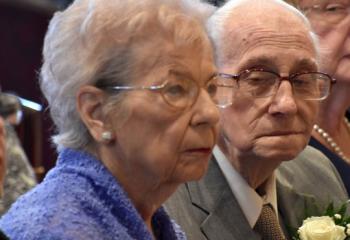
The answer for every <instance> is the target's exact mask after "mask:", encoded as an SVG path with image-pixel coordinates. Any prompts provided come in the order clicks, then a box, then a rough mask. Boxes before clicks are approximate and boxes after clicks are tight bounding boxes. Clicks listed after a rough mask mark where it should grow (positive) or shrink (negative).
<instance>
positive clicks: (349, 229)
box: [292, 201, 350, 240]
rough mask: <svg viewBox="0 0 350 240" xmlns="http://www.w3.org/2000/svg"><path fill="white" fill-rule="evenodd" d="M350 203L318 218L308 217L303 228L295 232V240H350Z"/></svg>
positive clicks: (318, 215)
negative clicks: (349, 207) (349, 212)
mask: <svg viewBox="0 0 350 240" xmlns="http://www.w3.org/2000/svg"><path fill="white" fill-rule="evenodd" d="M348 204H349V201H347V202H346V203H344V204H342V205H341V206H340V208H338V209H337V208H335V207H334V204H333V203H330V204H329V205H328V207H327V209H326V210H325V211H324V212H322V213H321V214H316V216H310V215H308V216H307V217H306V219H305V220H304V221H303V224H302V226H301V227H299V228H296V229H295V230H293V232H294V233H293V234H292V236H293V237H292V239H293V240H350V217H349V216H346V213H347V205H348Z"/></svg>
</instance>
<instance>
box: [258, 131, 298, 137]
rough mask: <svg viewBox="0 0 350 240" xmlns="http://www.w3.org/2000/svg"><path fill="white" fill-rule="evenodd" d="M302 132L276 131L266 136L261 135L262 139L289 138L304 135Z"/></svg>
mask: <svg viewBox="0 0 350 240" xmlns="http://www.w3.org/2000/svg"><path fill="white" fill-rule="evenodd" d="M302 133H303V132H302V131H274V132H269V133H265V134H261V136H260V137H277V136H289V135H298V134H302Z"/></svg>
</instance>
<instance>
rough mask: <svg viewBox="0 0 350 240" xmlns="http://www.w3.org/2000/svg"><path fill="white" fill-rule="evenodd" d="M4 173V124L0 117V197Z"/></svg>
mask: <svg viewBox="0 0 350 240" xmlns="http://www.w3.org/2000/svg"><path fill="white" fill-rule="evenodd" d="M5 172H6V160H5V124H4V121H3V119H2V118H1V117H0V196H1V197H2V195H3V183H4V178H5Z"/></svg>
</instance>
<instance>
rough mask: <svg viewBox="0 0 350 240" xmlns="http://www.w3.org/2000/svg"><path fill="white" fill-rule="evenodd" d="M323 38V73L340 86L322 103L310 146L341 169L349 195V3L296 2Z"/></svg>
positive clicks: (332, 0)
mask: <svg viewBox="0 0 350 240" xmlns="http://www.w3.org/2000/svg"><path fill="white" fill-rule="evenodd" d="M293 2H294V5H296V6H297V7H299V8H301V9H302V10H304V12H305V14H306V16H307V17H308V18H309V20H310V22H311V24H312V27H313V29H314V31H315V33H316V34H317V35H318V36H319V38H320V41H319V42H320V43H319V44H320V49H321V56H320V58H321V60H322V61H323V64H322V65H323V70H324V71H325V72H328V73H329V74H331V75H333V76H334V78H335V79H336V80H337V84H335V85H333V89H332V91H331V94H330V95H329V96H328V98H327V99H325V100H324V101H322V102H321V105H320V110H319V114H318V117H317V122H316V124H315V125H314V130H313V133H312V138H311V140H310V145H312V146H314V147H316V148H318V149H319V150H321V151H322V152H323V153H324V154H325V155H327V157H328V158H329V159H331V161H332V162H333V164H334V166H335V167H336V168H337V169H338V172H339V174H340V176H341V177H342V180H343V182H344V184H345V187H346V189H347V191H348V193H349V194H350V123H349V121H348V119H347V118H346V117H345V115H346V111H347V109H348V108H349V107H350V94H349V93H350V14H349V13H350V1H349V0H294V1H293Z"/></svg>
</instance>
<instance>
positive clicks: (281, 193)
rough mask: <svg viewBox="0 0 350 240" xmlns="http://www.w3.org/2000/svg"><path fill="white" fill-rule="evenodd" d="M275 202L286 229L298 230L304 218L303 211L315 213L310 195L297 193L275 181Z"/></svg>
mask: <svg viewBox="0 0 350 240" xmlns="http://www.w3.org/2000/svg"><path fill="white" fill-rule="evenodd" d="M277 194H278V196H277V200H278V208H279V211H280V214H281V215H282V218H283V222H284V225H285V226H286V227H287V228H290V227H292V228H298V227H299V226H301V224H302V221H303V220H304V218H305V211H306V209H308V210H309V211H310V213H311V214H312V213H316V212H317V209H315V208H314V207H315V206H316V204H315V202H316V200H315V198H314V197H313V196H311V195H307V194H303V193H298V192H296V191H295V190H294V189H293V188H292V187H289V186H286V185H284V184H282V183H281V182H279V181H277Z"/></svg>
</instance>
